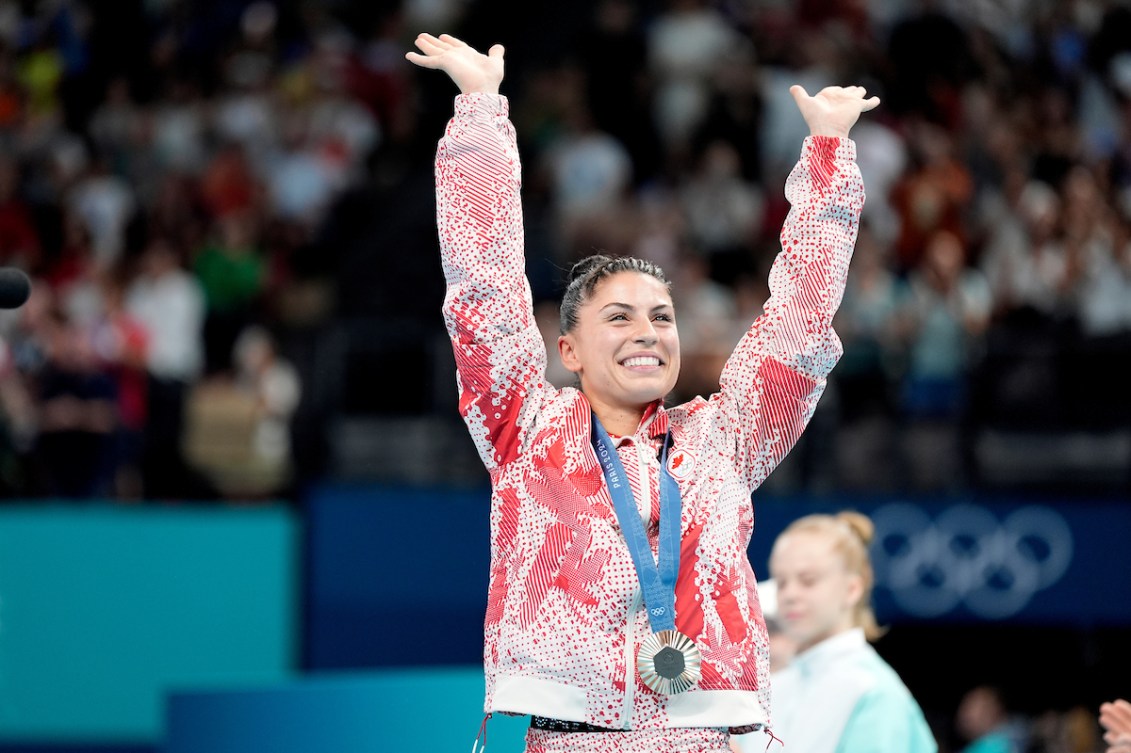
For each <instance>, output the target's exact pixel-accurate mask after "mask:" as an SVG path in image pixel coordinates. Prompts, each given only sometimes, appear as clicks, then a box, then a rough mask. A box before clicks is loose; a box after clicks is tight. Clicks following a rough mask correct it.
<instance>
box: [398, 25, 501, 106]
mask: <svg viewBox="0 0 1131 753" xmlns="http://www.w3.org/2000/svg"><path fill="white" fill-rule="evenodd" d="M416 46H417V48H418V49H419V50H420V52H409V53H406V54H405V58H407V59H408V61H409V62H411V63H415V64H416V65H419V66H420V67H421V68H432V69H435V70H441V71H444V72H445V73H447V74H448V76H450V77H451V79H452V81H454V82H455V83H456V86H458V87H459V90H460V93H462V94H471V93H473V92H484V93H487V94H498V93H499V84H500V83H502V81H503V46H502V45H500V44H497V45H494V46H493V47H492V48H491V49H490V50H489V51H488V52H487V54H486V55H484V54H483V53H482V52H479V51H478V50H476V49H475V48H473V47H471V46H469V45H468V44H467V43H465V42H463V41H461V40H459V39H456V38H455V37H453V36H451V35H450V34H441V35H440V36H438V37H434V36H432V35H431V34H420V35H419V36H417V38H416Z"/></svg>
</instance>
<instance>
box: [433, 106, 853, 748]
mask: <svg viewBox="0 0 1131 753" xmlns="http://www.w3.org/2000/svg"><path fill="white" fill-rule="evenodd" d="M508 107H509V106H508V102H507V99H506V98H505V97H503V96H498V95H487V94H470V95H461V96H459V97H457V98H456V101H455V116H454V117H453V118H452V120H451V121H450V122H449V124H448V127H447V130H446V133H445V135H444V137H443V139H441V141H440V144H439V149H438V151H437V155H436V200H437V216H438V222H439V233H440V245H441V249H442V257H443V267H444V274H445V276H446V278H447V285H448V288H447V297H446V299H445V302H444V317H445V321H446V324H447V328H448V332H449V334H450V336H451V339H452V346H453V348H454V350H455V358H456V365H457V368H458V383H459V394H460V398H459V408H460V412H461V414H462V415H463V417H464V419H465V421H466V423H467V426H468V428H469V429H470V431H471V436H472V438H473V440H474V442H475V445H476V447H477V449H478V451H479V454H480V457H481V458H482V460H483V462H484V464H485V465H486V467H487V470H488V471H489V472H490V476H491V482H492V496H491V573H490V589H489V594H488V602H487V614H486V619H485V630H484V638H485V645H484V665H485V670H486V677H487V695H486V704H485V710H486V711H487V712H503V713H515V714H536V715H539V716H547V717H552V718H557V719H565V720H571V721H583V722H588V723H590V724H594V725H598V726H602V727H612V728H617V729H644V728H662V727H729V728H744V727H746V728H749V727H752V726H754V725H767V724H768V722H769V705H770V704H769V658H768V657H769V654H768V648H767V639H766V628H765V623H764V621H763V619H762V611H761V608H760V606H759V604H758V594H757V591H756V586H755V579H754V573H753V570H752V569H751V567H750V562H749V560H748V559H747V556H746V550H747V544H748V543H749V540H750V535H751V533H752V531H753V527H754V512H753V507H752V504H751V492H752V491H753V490H754V489H755V488H757V486H758V485H759V484H760V483H761V482H762V481H763V480H764V479H765V478H766V476H767V475H768V474H769V472H770V471H771V470H772V469H773V468H774V467H775V466H776V465H777V464H778V463H779V462H780V461H781V459H782V458H783V457H784V456H785V454H786V453H787V452H788V451H789V449H790V448H791V447H792V446H793V445H794V443H795V442H796V441H797V438H798V436H799V435H800V434H801V431H802V429H803V428H804V427H805V424H806V423H807V421H808V420H809V418H810V416H811V415H812V413H813V409H814V407H815V406H816V403H817V399H818V398H819V397H820V395H821V392H822V391H823V389H824V385H825V378H826V376H827V375H828V373H829V371H830V370H831V369H832V367H833V364H834V363H835V362H836V361H837V359H838V358H839V356H840V354H841V346H840V341H839V340H838V338H837V336H836V335H835V334H834V332H833V330H832V327H831V321H832V318H833V312H834V311H835V310H836V308H837V306H838V305H839V303H840V299H841V296H842V293H843V291H844V285H845V278H846V276H847V273H848V262H849V259H850V257H851V255H852V249H853V245H854V243H855V239H856V230H857V224H858V219H859V216H860V210H861V208H862V207H863V203H864V189H863V184H862V182H861V179H860V172H859V170H858V169H857V167H856V163H855V145H854V144H853V142H851V141H849V140H847V139H836V138H825V137H809V138H807V139H806V140H805V142H804V146H803V148H802V154H801V160H800V162H799V163H798V164H797V166H796V167H795V168H794V170H793V172H792V173H791V175H790V176H789V179H788V182H787V184H786V192H787V196H788V198H789V200H790V203H791V205H792V209H791V211H790V214H789V217H788V219H787V220H786V222H785V226H784V228H783V230H782V235H781V241H782V251H781V253H780V254H779V256H778V257H777V260H776V261H775V263H774V266H773V269H772V271H771V273H770V290H771V296H770V299H769V301H768V302H767V304H766V306H765V309H764V310H765V314H764V315H763V316H761V317H759V318H758V320H757V321H755V322H754V324H753V326H751V328H750V330H749V331H748V332H747V333H746V335H745V336H744V337H743V338H742V340H741V342H739V344H738V346H737V348H736V349H735V351H734V353H733V355H731V357H730V359H729V360H728V361H727V364H726V366H725V368H724V369H723V373H722V379H721V388H720V390H719V392H718V393H717V394H714V395H712V396H711V398H710V399H709V400H704V399H702V398H696V399H695V400H692V401H690V402H688V403H686V404H684V405H680V406H677V407H674V408H665V407H663V406H661V405H659V404H657V405H655V406H654V407H653V408H652V409H651V410H649V411H648V413H647V415H646V416H645V418H644V420H643V421H642V422H641V424H640V427H639V428H638V429H637V431H636V433H635V435H633V436H631V437H623V438H620V439H619V440H618V441H617V445H618V454H619V455H620V458H621V460H622V462H623V463H624V465H625V469H626V472H627V474H628V476H629V480H630V485H631V487H632V490H633V492H634V495H635V498H636V500H637V506H638V508H639V510H640V512H641V515H642V517H643V518H644V519H645V526H646V529H647V530H648V531H649V536H650V538H651V539H652V540H653V546H654V545H655V536H656V530H657V529H656V525H655V524H656V520H657V518H658V514H657V510H658V495H659V492H658V489H659V477H658V474H659V468H658V463H659V461H658V460H657V457H656V449H657V447H658V441H659V438H660V437H662V436H663V435H664V433H665V432H667V431H668V430H669V429H670V430H671V432H672V438H673V446H674V451H673V452H672V453H671V454H670V457H669V460H668V462H669V464H670V466H671V471H672V474H673V476H674V477H675V478H676V480H677V481H678V483H679V488H680V493H681V496H682V500H683V514H682V522H681V532H682V554H681V559H680V570H679V575H678V580H677V584H676V602H675V609H676V627H677V628H678V629H679V630H680V631H682V632H683V633H684V634H685V635H687V636H689V637H690V638H691V639H692V640H694V641H695V643H696V644H697V645H698V647H699V649H700V650H701V651H702V654H703V666H702V672H703V677H702V680H701V682H700V683H699V685H698V686H697V687H696V688H694V689H692V690H690V691H687V692H685V693H682V694H680V695H673V696H666V695H660V694H657V693H655V692H653V691H652V690H649V689H648V688H647V687H645V686H644V685H643V684H642V683H641V682H640V681H639V680H638V678H637V676H636V669H635V668H636V652H637V649H638V647H639V646H640V643H641V641H642V640H644V639H645V638H646V637H647V636H648V635H649V634H650V632H651V630H650V628H649V626H648V620H647V617H646V615H645V612H644V609H643V607H642V599H641V594H640V588H639V584H638V581H637V578H636V573H635V571H634V569H633V565H632V559H631V557H630V555H629V552H628V549H627V547H626V546H625V543H624V539H623V538H622V536H621V532H620V528H619V526H618V525H617V519H616V514H615V513H614V511H613V505H612V500H611V499H610V497H609V492H608V490H607V488H606V485H605V482H604V478H603V476H602V472H601V466H600V465H599V463H598V462H597V457H596V454H595V452H594V449H593V447H592V445H591V441H590V407H589V403H588V401H587V400H586V398H585V395H584V394H582V393H581V392H580V391H578V390H576V389H573V388H566V389H561V390H559V389H556V388H554V387H553V386H552V385H550V384H549V383H547V382H546V379H545V372H546V347H545V344H544V342H543V339H542V336H541V334H540V333H539V329H538V326H537V324H536V322H535V319H534V312H533V310H532V305H531V294H530V287H529V283H528V282H527V279H526V276H525V272H524V270H525V260H524V255H523V225H522V205H521V202H520V198H519V188H520V183H521V177H520V166H519V156H518V151H517V148H516V145H515V135H514V127H513V126H512V125H511V123H510V121H509V120H508ZM677 314H678V312H677Z"/></svg>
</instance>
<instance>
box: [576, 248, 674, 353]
mask: <svg viewBox="0 0 1131 753" xmlns="http://www.w3.org/2000/svg"><path fill="white" fill-rule="evenodd" d="M617 272H639V273H640V274H645V275H649V276H651V277H655V278H656V279H657V280H659V281H660V282H662V283H664V286H665V287H667V288H668V289H669V290H670V289H671V286H672V284H671V281H670V280H668V278H667V277H666V276H664V270H662V269H660V267H659V266H658V265H656V264H653V263H652V262H650V261H646V260H645V259H638V258H636V257H635V256H607V255H605V254H593V255H592V256H586V257H585V258H584V259H582V260H581V261H579V262H577V263H576V264H574V265H573V267H572V268H571V269H570V270H569V282H568V283H567V285H566V290H565V293H564V294H562V306H561V322H560V327H561V333H562V334H563V335H564V334H565V333H567V332H569V331H570V330H572V329H573V328H574V326H576V325H577V309H578V308H580V307H581V304H583V303H585V301H587V300H588V299H589V296H591V295H593V291H594V290H596V289H597V284H598V283H600V282H601V280H603V279H605V278H606V277H610V276H612V275H615V274H616V273H617Z"/></svg>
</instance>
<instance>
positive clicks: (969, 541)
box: [872, 503, 1073, 619]
mask: <svg viewBox="0 0 1131 753" xmlns="http://www.w3.org/2000/svg"><path fill="white" fill-rule="evenodd" d="M872 521H873V522H874V523H875V526H876V536H875V539H874V540H873V546H872V562H873V566H874V567H875V571H876V586H877V587H878V588H886V589H888V590H889V591H890V592H891V594H892V597H893V598H894V599H895V602H896V603H897V604H898V605H899V606H900V607H901V608H902V609H904V610H905V611H906V612H908V613H909V614H912V615H915V616H917V617H938V616H939V615H942V614H945V613H947V612H949V611H951V610H952V609H955V608H956V607H958V606H959V605H964V606H965V607H966V608H967V609H969V610H970V611H971V612H973V613H974V614H976V615H978V616H980V617H984V618H987V619H1001V618H1005V617H1011V616H1013V615H1015V614H1017V613H1018V612H1020V611H1021V610H1022V609H1024V608H1025V607H1026V606H1027V605H1028V604H1029V602H1030V601H1031V600H1032V598H1033V597H1034V596H1035V595H1036V593H1037V592H1038V591H1040V590H1041V589H1044V588H1048V587H1049V586H1051V585H1053V584H1054V583H1056V582H1057V581H1058V580H1060V578H1061V577H1062V576H1063V575H1064V573H1065V571H1067V570H1068V566H1069V565H1070V564H1071V562H1072V551H1073V541H1072V531H1071V530H1070V529H1069V527H1068V524H1067V523H1066V522H1065V520H1064V518H1063V517H1061V515H1060V514H1058V513H1057V512H1056V511H1055V510H1052V509H1050V508H1048V507H1040V506H1028V507H1022V508H1020V509H1018V510H1016V511H1014V512H1012V513H1010V514H1009V515H1007V516H1006V517H1005V519H1004V520H1001V521H999V520H998V519H997V517H996V516H994V515H993V513H991V512H990V511H989V510H987V509H985V508H983V507H976V506H974V505H956V506H954V507H950V508H947V509H946V510H944V511H943V512H942V513H940V514H939V515H938V517H937V518H936V519H934V520H932V519H931V517H930V516H929V515H928V514H927V513H926V512H925V511H923V510H922V509H921V508H919V507H917V506H915V505H910V504H902V503H895V504H890V505H885V506H883V507H881V508H879V509H877V510H876V511H875V512H874V513H873V515H872Z"/></svg>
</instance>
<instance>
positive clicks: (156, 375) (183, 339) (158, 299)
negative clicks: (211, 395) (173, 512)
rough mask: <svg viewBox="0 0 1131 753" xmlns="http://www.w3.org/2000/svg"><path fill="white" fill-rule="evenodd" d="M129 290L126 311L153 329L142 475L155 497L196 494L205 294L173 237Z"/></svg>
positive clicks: (153, 245) (161, 242)
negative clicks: (188, 413)
mask: <svg viewBox="0 0 1131 753" xmlns="http://www.w3.org/2000/svg"><path fill="white" fill-rule="evenodd" d="M139 262H140V271H139V273H138V275H137V276H136V277H135V278H134V280H133V281H132V282H131V283H130V284H129V286H128V287H127V289H126V299H125V301H126V311H127V312H129V314H130V315H132V316H133V317H134V318H136V319H137V320H138V321H139V322H141V323H142V324H143V325H144V326H145V327H146V329H148V330H149V334H150V338H149V352H148V358H147V363H146V366H147V371H148V374H149V380H148V385H147V394H148V400H147V406H146V415H147V423H146V428H145V437H144V448H143V453H142V479H143V486H144V489H145V494H146V496H147V497H150V498H158V499H160V498H180V497H183V496H184V495H186V494H191V493H192V491H193V490H192V489H191V488H190V487H189V486H188V485H187V484H186V481H185V480H186V478H187V476H188V471H187V467H186V464H185V462H184V459H183V456H182V454H181V437H182V434H183V431H184V409H185V397H186V394H187V391H188V389H189V388H190V387H191V386H192V384H194V383H195V381H196V380H197V378H198V377H199V376H200V374H201V373H202V371H203V368H204V347H203V334H202V333H203V326H204V293H203V291H202V290H201V287H200V283H199V282H198V281H197V279H196V278H195V277H193V276H192V275H191V274H189V273H188V272H187V271H186V270H185V269H184V268H183V266H182V264H181V259H180V257H179V255H178V254H177V251H176V249H175V247H174V246H173V244H172V242H171V241H170V240H168V239H166V238H163V237H160V236H157V237H154V238H152V239H151V240H150V241H149V243H148V244H147V246H146V247H145V250H144V251H143V252H142V255H141V258H140V259H139Z"/></svg>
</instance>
